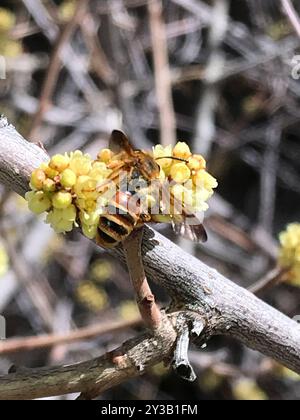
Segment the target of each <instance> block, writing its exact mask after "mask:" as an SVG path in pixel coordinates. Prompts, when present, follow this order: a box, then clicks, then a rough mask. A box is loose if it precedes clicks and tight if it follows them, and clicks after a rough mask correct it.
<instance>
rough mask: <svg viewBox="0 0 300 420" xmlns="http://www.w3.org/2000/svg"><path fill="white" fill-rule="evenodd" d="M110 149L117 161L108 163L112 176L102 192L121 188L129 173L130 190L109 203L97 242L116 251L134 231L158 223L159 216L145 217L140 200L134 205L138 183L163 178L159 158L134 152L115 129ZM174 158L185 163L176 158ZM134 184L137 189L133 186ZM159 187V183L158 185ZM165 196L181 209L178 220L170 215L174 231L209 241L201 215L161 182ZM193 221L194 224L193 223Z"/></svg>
mask: <svg viewBox="0 0 300 420" xmlns="http://www.w3.org/2000/svg"><path fill="white" fill-rule="evenodd" d="M109 149H110V150H111V151H112V152H113V153H114V159H113V160H112V162H110V163H109V164H108V167H109V168H110V169H112V173H111V174H110V176H109V177H108V179H107V182H106V183H105V184H103V185H101V186H100V188H99V191H101V192H103V191H104V190H105V189H106V188H109V185H111V182H114V183H115V185H117V187H119V182H120V181H119V179H120V173H121V172H122V173H125V174H126V178H127V179H126V181H127V185H128V186H129V187H128V189H127V190H126V191H122V190H121V189H119V190H117V191H116V193H115V194H114V196H113V197H112V198H111V199H110V200H109V204H108V205H107V206H106V209H105V212H104V213H103V214H102V215H101V216H100V220H99V225H98V232H97V238H96V240H97V243H98V244H99V245H100V246H102V247H104V248H113V247H115V246H117V245H118V244H120V243H122V242H123V241H124V240H125V239H126V238H127V237H128V236H129V235H130V234H131V233H132V231H133V230H134V229H136V228H138V227H141V226H142V225H143V224H144V223H149V222H153V223H156V222H157V221H156V218H155V215H151V214H145V213H144V212H143V209H142V207H141V206H140V202H139V200H137V201H136V203H135V204H136V205H135V206H131V205H130V204H131V202H132V199H133V198H134V197H135V194H136V193H137V191H136V189H135V187H134V186H135V182H134V181H135V180H136V181H143V182H144V183H145V184H146V186H148V185H151V183H152V182H153V181H158V180H159V176H160V166H159V163H158V160H159V159H156V160H155V159H154V158H153V157H152V156H151V155H150V153H147V152H144V151H141V150H134V148H133V147H132V145H131V143H130V141H129V139H128V138H127V136H126V135H125V134H124V133H123V132H121V131H118V130H114V131H113V132H112V134H111V136H110V141H109ZM170 159H176V160H182V159H178V158H174V157H170ZM132 185H133V186H132ZM156 185H157V184H156ZM160 187H161V188H162V191H163V194H162V196H163V197H164V198H165V199H166V198H168V199H169V200H170V204H171V205H172V208H174V209H180V214H179V212H178V214H176V217H174V218H173V217H172V216H170V221H171V222H172V226H173V229H174V231H175V232H176V233H178V234H181V235H183V236H185V237H187V238H189V239H191V240H193V241H195V242H199V241H202V242H206V241H207V234H206V231H205V229H204V227H203V225H202V223H201V221H200V219H199V218H198V216H197V214H195V212H194V211H193V210H192V209H190V208H189V207H188V206H186V205H184V204H182V203H181V202H179V201H178V200H177V198H176V197H174V195H173V194H172V193H171V192H169V189H168V187H167V185H164V184H163V183H160ZM192 219H193V223H192V224H191V223H190V221H191V220H192Z"/></svg>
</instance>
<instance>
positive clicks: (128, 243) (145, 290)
mask: <svg viewBox="0 0 300 420" xmlns="http://www.w3.org/2000/svg"><path fill="white" fill-rule="evenodd" d="M142 238H143V229H140V230H136V231H135V232H133V233H132V234H131V235H130V236H129V237H128V238H127V239H126V240H125V242H124V244H123V248H124V251H125V254H126V261H127V267H128V270H129V274H130V278H131V282H132V285H133V288H134V291H135V294H136V300H137V304H138V307H139V310H140V313H141V316H142V318H143V320H144V322H145V324H146V325H147V326H148V327H150V328H153V329H156V328H158V327H159V326H160V323H161V313H160V310H159V309H158V307H157V305H156V303H155V298H154V296H153V294H152V292H151V289H150V286H149V284H148V281H147V278H146V274H145V270H144V266H143V260H142V251H141V244H142Z"/></svg>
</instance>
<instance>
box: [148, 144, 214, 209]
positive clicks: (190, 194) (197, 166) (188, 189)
mask: <svg viewBox="0 0 300 420" xmlns="http://www.w3.org/2000/svg"><path fill="white" fill-rule="evenodd" d="M153 156H154V158H155V159H158V160H157V162H158V164H159V165H160V167H161V175H160V177H161V179H162V180H165V179H168V180H169V181H173V183H172V186H171V191H172V193H173V194H174V196H175V197H176V198H177V199H178V200H180V202H182V203H184V204H186V205H187V206H189V207H190V208H192V209H193V210H194V211H195V212H201V211H203V212H204V211H206V210H207V209H208V204H207V200H208V199H209V198H210V197H211V196H212V195H213V192H214V191H213V190H214V188H216V187H217V186H218V183H217V180H216V179H215V178H214V177H213V176H211V175H210V174H209V173H208V172H207V171H206V161H205V159H204V157H203V156H201V155H196V154H192V153H191V151H190V148H189V146H188V145H187V144H186V143H183V142H178V143H177V144H176V146H175V147H174V148H172V146H167V147H163V146H161V145H158V146H155V147H154V148H153Z"/></svg>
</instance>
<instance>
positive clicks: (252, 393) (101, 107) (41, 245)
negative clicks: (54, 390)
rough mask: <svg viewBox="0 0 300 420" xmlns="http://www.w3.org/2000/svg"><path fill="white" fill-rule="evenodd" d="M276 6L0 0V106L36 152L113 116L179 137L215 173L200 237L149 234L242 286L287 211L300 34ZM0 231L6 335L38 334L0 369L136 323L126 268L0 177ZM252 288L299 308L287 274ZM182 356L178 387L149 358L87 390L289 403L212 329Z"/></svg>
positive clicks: (277, 385) (138, 138) (76, 356)
mask: <svg viewBox="0 0 300 420" xmlns="http://www.w3.org/2000/svg"><path fill="white" fill-rule="evenodd" d="M288 3H289V2H286V3H285V1H279V0H234V1H230V0H206V1H200V0H163V1H161V0H149V1H147V0H90V1H87V0H83V1H79V2H77V1H75V0H64V1H61V0H23V1H21V0H19V1H18V0H9V1H4V0H1V1H0V78H1V80H0V112H1V114H4V115H5V116H6V117H8V119H9V120H10V122H12V123H13V124H14V125H15V126H16V127H17V129H18V130H19V131H20V132H21V133H22V134H23V135H24V136H25V137H26V138H27V139H29V140H30V141H33V142H38V141H41V142H42V143H43V145H44V147H45V148H46V149H47V151H48V152H49V154H54V153H57V152H65V151H71V150H75V149H78V148H79V149H82V150H85V151H87V152H89V153H91V154H92V155H93V156H96V154H97V152H98V151H99V149H101V148H103V147H106V146H107V139H108V136H109V134H110V132H111V131H112V130H113V129H116V128H123V129H124V130H125V131H126V132H127V133H128V134H129V136H130V137H131V138H132V141H133V143H134V145H135V146H136V147H139V148H145V149H151V147H152V146H153V145H154V144H157V143H159V142H161V143H162V144H164V145H167V144H174V143H175V141H176V140H177V139H179V140H183V141H186V142H187V143H188V144H189V145H190V146H191V149H192V151H193V152H194V153H201V154H203V155H204V156H205V158H206V159H207V161H208V169H209V171H210V172H211V173H212V174H213V175H214V176H215V177H216V178H217V179H218V181H219V188H218V190H217V193H216V194H215V195H214V197H213V198H212V199H211V201H210V210H209V212H208V213H207V216H206V223H205V225H206V227H207V230H208V234H209V241H208V243H207V244H205V246H202V245H199V246H198V245H197V246H195V245H193V244H191V243H188V242H186V241H184V240H182V239H180V238H176V237H175V236H174V235H173V234H172V232H171V230H170V228H169V227H168V226H164V225H162V226H159V230H160V231H161V232H162V233H163V234H164V235H166V236H167V237H169V238H170V239H172V240H174V241H176V242H177V243H178V244H179V245H180V246H182V247H183V248H184V249H185V250H187V251H188V252H190V253H192V254H194V255H196V256H197V257H199V258H200V259H201V260H202V261H205V262H206V263H207V264H209V265H211V266H213V267H215V268H217V269H218V270H219V271H221V272H222V273H223V274H225V275H226V276H228V277H229V278H231V279H232V280H233V281H235V282H236V283H238V284H240V285H242V286H243V287H250V286H251V285H253V284H255V283H256V282H257V281H258V280H259V279H260V278H262V277H264V276H265V275H266V274H267V273H268V272H269V271H270V270H272V269H273V268H274V267H275V265H276V260H277V255H278V234H279V232H280V231H282V230H283V229H284V228H285V226H286V225H287V224H288V223H290V222H297V221H298V222H299V221H300V217H299V204H300V196H299V194H300V170H299V160H300V145H299V135H300V108H299V104H300V84H299V79H300V38H299V37H300V31H298V32H299V33H297V22H295V27H293V25H291V23H290V19H289V17H288V16H287V14H286V13H285V12H284V7H283V6H284V5H285V6H286V4H288ZM293 4H294V7H295V12H296V13H297V12H298V13H300V5H299V2H296V1H294V3H293ZM290 5H292V3H290ZM0 237H1V239H0V314H2V315H3V316H5V318H6V320H7V337H8V338H12V337H31V336H38V335H41V334H48V335H49V337H50V338H49V337H48V340H46V343H45V342H44V343H43V347H41V343H37V342H36V341H34V340H31V341H30V345H29V347H28V348H27V349H25V348H24V346H23V347H22V345H19V346H15V347H14V346H12V347H11V348H10V349H8V348H6V351H5V353H4V351H3V349H2V350H1V348H0V374H5V373H7V371H8V369H9V368H10V367H11V365H17V366H27V367H37V366H50V365H56V364H65V363H68V364H69V363H73V362H76V361H81V360H85V359H88V358H91V357H96V356H98V355H100V354H102V353H103V352H105V351H107V350H110V349H112V348H115V347H116V346H118V345H119V344H120V343H121V342H122V341H124V340H125V339H127V338H128V337H130V336H133V335H134V334H136V333H137V331H139V330H140V324H139V321H138V313H137V309H136V306H135V303H134V302H133V299H132V291H131V287H130V285H129V280H128V276H127V272H126V268H125V267H123V266H121V265H119V263H118V261H117V260H115V259H112V258H111V257H110V256H108V255H107V253H105V252H104V251H102V250H101V249H97V248H96V247H95V246H94V245H93V244H92V243H91V242H90V241H88V240H87V239H85V238H84V237H83V236H81V235H79V234H77V233H74V234H73V235H72V236H68V237H64V236H62V235H61V236H59V235H55V234H54V233H53V232H52V231H51V229H50V228H49V226H48V225H46V224H44V223H43V221H42V220H39V219H38V218H37V217H35V216H34V215H33V214H31V213H30V212H29V211H28V210H27V205H26V202H25V201H24V200H23V199H22V198H20V197H18V196H16V195H15V194H12V193H11V192H10V191H8V190H6V189H5V188H4V187H0ZM153 290H154V292H155V293H156V295H157V296H158V299H159V301H160V302H161V303H162V305H165V304H166V303H167V302H168V297H167V296H166V295H165V294H164V292H163V291H162V290H160V289H159V288H157V287H156V286H154V287H153ZM262 298H263V299H264V300H266V301H267V302H268V303H270V304H271V305H273V306H275V307H276V308H278V309H279V310H280V311H282V312H284V313H285V314H287V315H288V316H290V317H294V316H296V315H300V304H299V302H300V299H299V298H300V289H299V288H297V287H296V286H293V285H289V284H281V285H278V286H276V287H273V288H271V289H269V290H268V291H266V292H264V293H263V294H262ZM90 326H93V328H95V329H94V330H93V329H92V330H91V329H90V328H89V327H90ZM76 329H77V332H78V334H79V336H80V339H77V340H76V341H75V340H74V337H73V338H72V336H71V335H70V331H74V330H76ZM61 335H63V336H64V337H67V338H69V342H68V343H66V342H64V343H62V342H61V341H60V340H58V338H59V337H60V336H61ZM51 337H52V338H51ZM87 337H88V338H87ZM1 343H5V342H1ZM191 362H192V364H193V366H194V368H195V370H196V372H197V374H198V379H197V381H196V382H194V383H192V384H189V383H186V382H184V381H183V380H182V379H180V378H178V377H176V376H175V375H174V374H173V373H172V372H171V371H168V370H167V369H165V368H164V367H163V366H157V367H156V368H154V369H153V370H152V371H150V372H149V373H148V374H147V375H145V376H143V377H142V378H139V379H136V380H130V381H128V382H126V383H124V384H122V385H121V386H119V387H117V388H114V389H112V390H110V391H107V392H106V393H104V394H103V395H102V396H101V398H103V399H195V400H202V399H211V400H215V399H223V400H225V399H226V400H227V399H229V400H231V399H236V400H239V399H242V400H243V399H282V400H288V399H300V381H299V376H297V375H295V374H293V373H292V372H290V371H288V370H286V369H284V368H283V367H281V366H279V365H277V364H276V363H274V362H273V361H272V360H269V359H267V358H265V357H263V356H261V355H259V354H257V353H255V352H252V351H250V350H248V349H246V348H244V347H243V346H242V345H241V344H239V343H237V342H234V341H232V340H229V339H227V338H223V337H222V338H215V339H213V340H212V341H211V342H210V343H209V344H208V346H207V348H206V349H202V350H201V351H200V350H199V349H192V351H191ZM63 398H74V396H69V397H63Z"/></svg>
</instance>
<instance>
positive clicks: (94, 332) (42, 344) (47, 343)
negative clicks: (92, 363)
mask: <svg viewBox="0 0 300 420" xmlns="http://www.w3.org/2000/svg"><path fill="white" fill-rule="evenodd" d="M139 325H141V320H140V318H135V319H133V320H131V321H114V322H105V323H104V322H103V323H101V324H96V325H91V326H89V327H86V328H80V329H78V330H76V331H71V332H70V333H68V334H49V335H40V336H38V337H26V338H14V339H9V340H5V341H0V354H1V355H3V354H9V353H16V352H21V351H32V350H36V349H40V348H44V349H45V348H49V347H53V346H57V345H60V344H71V343H74V342H76V341H82V340H90V339H92V338H95V337H99V336H101V335H104V334H113V333H117V332H120V331H124V330H126V329H129V328H135V327H138V326H139Z"/></svg>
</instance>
